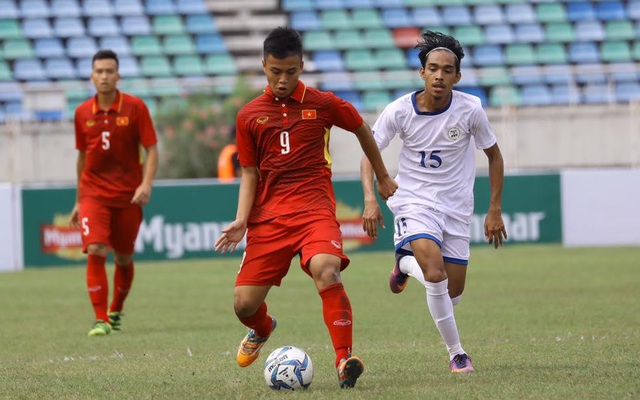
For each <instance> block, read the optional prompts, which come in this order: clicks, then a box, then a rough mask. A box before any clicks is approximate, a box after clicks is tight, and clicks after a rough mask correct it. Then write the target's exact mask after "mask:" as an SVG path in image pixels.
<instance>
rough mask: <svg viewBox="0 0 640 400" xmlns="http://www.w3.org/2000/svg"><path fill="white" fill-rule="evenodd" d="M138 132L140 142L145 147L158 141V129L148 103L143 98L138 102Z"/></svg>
mask: <svg viewBox="0 0 640 400" xmlns="http://www.w3.org/2000/svg"><path fill="white" fill-rule="evenodd" d="M137 108H138V132H139V134H140V143H142V146H143V147H145V148H146V147H149V146H152V145H154V144H156V143H158V137H157V136H156V130H155V128H154V127H153V121H152V120H151V114H150V113H149V109H148V108H147V105H146V104H144V102H143V101H142V100H140V101H139V102H138V106H137Z"/></svg>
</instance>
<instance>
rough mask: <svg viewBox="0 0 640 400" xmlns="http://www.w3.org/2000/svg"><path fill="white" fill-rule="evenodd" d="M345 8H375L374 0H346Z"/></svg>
mask: <svg viewBox="0 0 640 400" xmlns="http://www.w3.org/2000/svg"><path fill="white" fill-rule="evenodd" d="M344 6H345V8H350V9H355V8H374V7H375V5H374V4H373V0H344Z"/></svg>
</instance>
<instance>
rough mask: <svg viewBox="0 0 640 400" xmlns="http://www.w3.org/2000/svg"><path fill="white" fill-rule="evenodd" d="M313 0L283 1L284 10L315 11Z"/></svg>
mask: <svg viewBox="0 0 640 400" xmlns="http://www.w3.org/2000/svg"><path fill="white" fill-rule="evenodd" d="M313 8H314V1H313V0H283V1H282V9H283V10H284V11H302V10H313Z"/></svg>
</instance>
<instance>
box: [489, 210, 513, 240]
mask: <svg viewBox="0 0 640 400" xmlns="http://www.w3.org/2000/svg"><path fill="white" fill-rule="evenodd" d="M484 236H485V238H486V239H487V241H488V242H489V244H493V247H495V248H496V249H497V248H498V247H499V246H502V244H503V243H504V241H505V240H507V238H508V236H507V229H506V228H505V226H504V221H503V220H502V213H501V212H500V211H499V210H489V212H488V213H487V216H486V218H485V219H484Z"/></svg>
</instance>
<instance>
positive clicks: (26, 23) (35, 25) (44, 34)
mask: <svg viewBox="0 0 640 400" xmlns="http://www.w3.org/2000/svg"><path fill="white" fill-rule="evenodd" d="M22 32H23V33H24V36H25V37H28V38H30V39H35V38H48V37H51V36H52V35H53V31H52V30H51V25H50V24H49V20H48V19H45V18H29V19H24V20H22Z"/></svg>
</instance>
